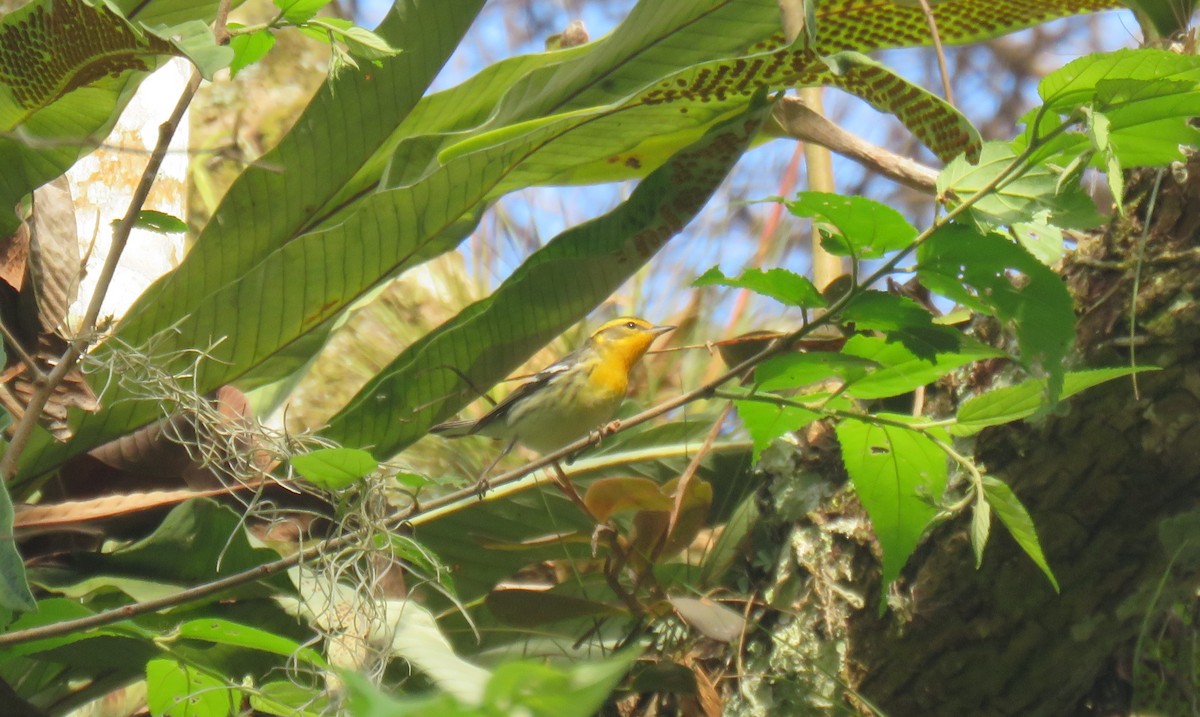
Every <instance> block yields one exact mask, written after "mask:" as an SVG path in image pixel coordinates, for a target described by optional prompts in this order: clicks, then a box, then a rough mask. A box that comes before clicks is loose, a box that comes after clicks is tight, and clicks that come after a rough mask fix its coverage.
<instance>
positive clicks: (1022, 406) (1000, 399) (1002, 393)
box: [949, 366, 1158, 436]
mask: <svg viewBox="0 0 1200 717" xmlns="http://www.w3.org/2000/svg"><path fill="white" fill-rule="evenodd" d="M1157 370H1158V369H1157V368H1154V367H1152V366H1139V367H1137V368H1132V367H1129V366H1124V367H1121V368H1102V369H1095V370H1092V371H1074V372H1071V373H1068V374H1066V375H1065V376H1064V378H1063V388H1062V394H1061V396H1060V397H1061V398H1064V399H1065V398H1070V397H1071V396H1074V395H1075V394H1077V393H1079V392H1080V391H1083V390H1085V389H1088V388H1091V387H1092V386H1098V385H1100V384H1102V383H1105V382H1107V381H1111V380H1113V379H1115V378H1121V377H1122V376H1129V375H1131V374H1135V373H1142V372H1143V371H1157ZM1050 406H1051V403H1050V401H1049V399H1048V391H1047V385H1046V380H1045V379H1030V380H1028V381H1025V382H1023V383H1019V384H1017V385H1016V386H1005V387H1004V388H998V389H995V390H994V391H988V392H987V393H985V394H982V395H979V396H975V397H974V398H971V399H969V400H968V401H967V402H966V403H964V404H963V405H962V406H961V407H960V408H959V409H958V422H957V423H955V424H954V425H953V426H951V427H950V429H949V430H950V432H951V433H953V434H954V435H956V436H969V435H972V434H975V433H978V432H979V431H982V430H983V429H984V428H987V427H988V426H999V425H1002V424H1005V423H1012V422H1013V421H1020V420H1022V419H1025V418H1029V417H1030V416H1033V415H1035V414H1037V413H1039V412H1042V411H1045V410H1046V409H1048V408H1050Z"/></svg>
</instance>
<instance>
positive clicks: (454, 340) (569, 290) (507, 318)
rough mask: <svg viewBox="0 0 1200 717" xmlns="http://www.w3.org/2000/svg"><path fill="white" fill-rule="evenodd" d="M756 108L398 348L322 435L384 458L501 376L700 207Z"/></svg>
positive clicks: (745, 135) (742, 141)
mask: <svg viewBox="0 0 1200 717" xmlns="http://www.w3.org/2000/svg"><path fill="white" fill-rule="evenodd" d="M765 110H766V107H765V105H763V104H760V105H759V106H758V107H757V108H754V109H753V110H752V111H751V112H750V113H748V114H747V115H746V116H744V117H738V118H734V119H732V120H730V121H729V122H727V123H725V124H722V125H718V126H716V127H714V128H713V129H712V130H710V131H709V132H708V134H706V135H705V136H704V137H703V138H702V139H701V140H700V141H699V142H697V143H695V144H694V145H692V146H690V147H688V148H687V149H686V150H684V151H683V152H681V153H679V155H677V156H676V157H675V158H673V159H672V160H671V161H670V162H668V163H667V164H666V165H665V166H663V167H661V168H660V169H658V170H656V171H655V172H654V173H653V174H651V175H650V176H649V177H647V178H646V179H645V180H643V181H642V182H641V183H640V184H639V185H638V187H637V188H636V189H635V190H634V191H633V193H632V194H631V195H630V197H629V199H628V200H627V201H626V202H624V203H623V204H622V205H621V206H619V207H618V208H617V209H615V210H613V211H612V212H609V213H608V214H606V215H604V216H603V217H600V218H598V219H595V220H593V221H590V222H587V223H586V224H582V225H580V226H577V227H574V228H572V229H569V230H567V231H566V232H564V233H563V234H561V235H559V236H558V237H555V238H554V239H553V240H551V241H550V242H549V243H548V244H547V245H546V247H545V248H543V249H541V250H540V251H538V252H535V253H534V254H533V255H532V256H530V257H529V259H527V260H526V261H525V263H524V264H522V265H521V267H519V268H518V269H517V270H516V271H515V272H513V274H512V276H510V277H509V278H508V279H507V280H506V281H505V282H504V284H503V285H501V286H500V288H499V289H497V290H496V292H495V293H494V294H492V296H490V297H488V298H486V299H483V300H481V301H478V302H476V303H474V304H472V305H471V306H469V307H467V308H466V309H464V310H463V311H462V312H460V313H459V314H458V316H456V317H455V318H453V319H451V320H450V321H448V322H446V323H445V324H443V325H442V326H441V327H440V328H438V329H437V330H436V331H434V332H432V333H430V334H428V335H427V336H425V337H424V338H423V339H421V340H420V341H418V342H417V343H416V344H414V345H412V346H410V347H409V348H408V349H407V350H405V351H404V352H403V353H402V354H401V355H400V356H399V357H397V358H396V360H395V361H393V362H392V363H391V364H390V365H389V366H387V367H386V368H384V370H383V371H382V372H381V373H380V374H379V376H378V377H376V378H375V379H374V380H372V381H371V382H369V383H368V384H367V385H366V386H365V387H364V388H363V389H362V390H361V391H360V392H359V393H358V394H357V395H356V396H355V398H354V399H353V400H352V401H351V402H350V404H349V405H348V406H347V407H346V408H345V409H343V410H342V411H341V412H340V413H338V415H337V416H335V417H334V418H333V419H331V420H330V424H329V428H328V429H327V431H325V433H326V435H328V436H329V437H330V438H332V439H334V440H336V441H338V442H340V443H343V444H346V445H355V446H364V447H366V446H370V447H371V449H372V450H373V451H374V452H375V454H376V455H378V456H387V455H391V454H392V453H394V452H396V451H398V450H400V449H401V448H403V447H404V446H406V445H408V444H409V443H411V442H412V441H414V440H416V439H417V438H420V437H421V436H422V435H424V433H425V431H426V429H427V428H428V427H429V426H430V425H432V424H433V423H434V422H436V421H438V420H441V419H443V418H445V417H447V416H449V415H452V414H453V413H455V412H456V411H458V410H459V409H460V408H461V407H462V406H463V405H464V404H466V403H468V402H470V401H471V400H473V399H474V398H475V394H474V390H476V387H484V386H491V385H492V384H494V383H495V382H497V381H499V380H500V379H502V378H504V376H505V375H507V374H508V373H509V372H511V371H512V370H513V369H514V368H516V367H517V366H518V365H519V364H520V363H521V362H522V361H524V360H525V359H526V358H528V357H529V355H530V354H532V353H533V352H534V351H536V350H537V348H538V347H540V346H543V345H545V343H546V342H547V341H549V340H550V339H551V338H553V337H554V336H556V335H558V334H560V333H562V332H563V331H564V330H565V329H566V328H567V327H569V326H570V325H571V324H573V323H575V322H576V321H578V320H579V319H580V318H582V317H583V316H585V315H586V314H587V313H588V312H589V311H591V310H592V309H593V308H595V307H596V306H597V305H599V304H600V302H601V301H603V300H604V299H605V298H606V297H607V296H609V295H610V294H611V293H612V292H613V291H615V290H616V288H617V287H618V286H620V284H621V283H622V282H623V281H624V280H625V279H627V278H628V277H629V276H631V275H632V274H633V272H635V271H637V269H638V268H639V267H641V265H642V264H643V263H645V262H646V261H647V260H649V259H650V257H652V256H653V255H654V253H655V252H657V251H658V249H659V248H661V247H662V246H663V245H664V244H665V243H666V241H667V240H668V239H670V238H671V237H672V236H674V235H675V234H676V233H677V232H678V231H679V230H681V229H682V228H683V227H684V225H685V224H687V222H688V221H690V220H691V218H692V217H693V216H694V215H695V214H696V212H698V211H700V209H701V208H703V206H704V204H705V203H706V202H707V201H708V197H709V196H710V195H711V194H712V192H713V191H715V190H716V187H717V185H718V184H720V182H721V180H722V179H723V178H724V177H725V174H726V173H727V172H728V171H729V168H730V167H731V166H733V163H734V162H735V161H737V159H738V157H740V156H741V153H742V151H743V150H744V149H745V147H746V146H747V145H748V144H749V142H750V140H751V138H752V137H753V136H754V134H755V133H756V132H757V131H758V127H759V124H760V123H761V121H762V118H763V116H764V115H765Z"/></svg>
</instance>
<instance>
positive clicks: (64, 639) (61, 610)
mask: <svg viewBox="0 0 1200 717" xmlns="http://www.w3.org/2000/svg"><path fill="white" fill-rule="evenodd" d="M94 614H95V611H93V610H91V609H89V608H87V607H85V606H84V605H82V604H80V602H79V600H76V599H73V598H46V599H43V600H39V601H38V603H37V612H27V613H25V614H23V615H21V616H20V617H19V618H17V619H16V620H15V621H14V622H13V623H12V624H10V625H8V626H7V627H6V628H5V630H4V631H5V632H17V631H18V630H27V629H30V628H35V627H43V626H45V625H53V624H55V623H59V622H64V621H66V620H74V619H77V618H81V617H88V616H90V615H94ZM101 636H128V637H134V638H139V639H141V640H150V639H151V638H153V637H154V633H152V632H150V631H148V630H144V629H142V628H139V627H137V626H135V625H134V624H133V623H132V622H128V621H126V622H119V623H116V624H113V625H106V626H104V627H99V628H95V629H92V630H88V631H86V632H85V631H75V632H70V633H67V634H65V635H58V636H56V637H47V638H44V639H41V640H33V641H30V642H23V643H21V644H19V645H13V646H12V647H6V648H4V649H3V650H2V651H0V662H3V660H4V659H7V658H9V657H13V656H18V655H33V654H36V653H39V652H46V651H47V650H53V649H55V648H59V647H62V646H64V645H71V644H74V643H76V642H79V641H80V640H90V639H93V638H97V637H101Z"/></svg>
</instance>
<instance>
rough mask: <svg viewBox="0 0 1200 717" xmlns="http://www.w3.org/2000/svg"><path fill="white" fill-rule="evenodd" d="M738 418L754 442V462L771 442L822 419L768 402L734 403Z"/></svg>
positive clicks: (806, 411)
mask: <svg viewBox="0 0 1200 717" xmlns="http://www.w3.org/2000/svg"><path fill="white" fill-rule="evenodd" d="M733 403H734V406H736V407H737V412H738V416H740V417H741V419H742V423H743V424H745V426H746V430H747V431H748V432H749V433H750V438H751V439H752V440H753V441H754V462H755V463H757V462H758V459H759V457H760V456H762V452H763V451H765V450H766V449H767V448H769V447H770V445H771V442H772V441H774V440H775V439H776V438H779V437H780V436H782V435H783V434H785V433H791V432H792V431H798V430H800V429H801V428H804V427H805V426H807V425H808V424H810V423H812V422H813V421H815V420H817V419H818V418H820V417H821V414H820V413H818V412H817V411H810V410H809V409H807V408H800V407H799V406H785V405H782V404H776V403H769V402H767V401H734V402H733Z"/></svg>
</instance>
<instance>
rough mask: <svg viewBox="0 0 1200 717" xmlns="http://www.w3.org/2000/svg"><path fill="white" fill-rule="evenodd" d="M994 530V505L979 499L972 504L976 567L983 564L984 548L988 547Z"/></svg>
mask: <svg viewBox="0 0 1200 717" xmlns="http://www.w3.org/2000/svg"><path fill="white" fill-rule="evenodd" d="M991 530H992V507H991V506H990V505H988V503H987V501H986V500H977V501H975V502H974V503H973V504H972V505H971V549H972V550H973V551H974V552H975V569H976V570H978V569H979V567H980V566H981V565H983V549H984V548H986V547H987V541H988V533H990V532H991Z"/></svg>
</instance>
